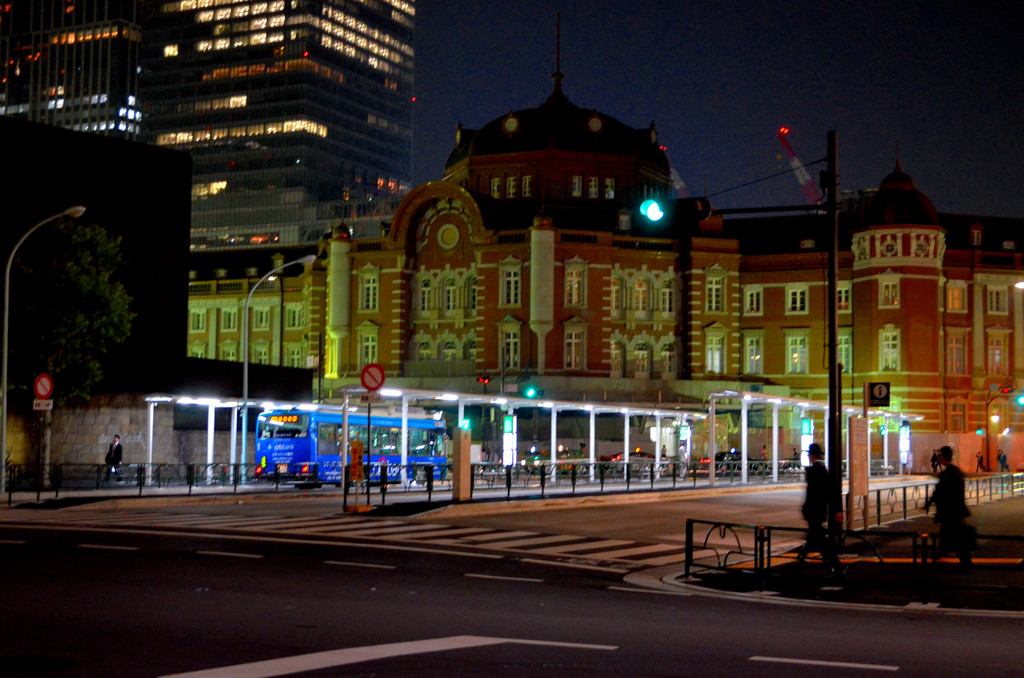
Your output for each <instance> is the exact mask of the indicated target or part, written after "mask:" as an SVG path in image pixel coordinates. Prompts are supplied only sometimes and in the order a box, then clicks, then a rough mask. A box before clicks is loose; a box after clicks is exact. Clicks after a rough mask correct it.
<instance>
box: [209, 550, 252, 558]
mask: <svg viewBox="0 0 1024 678" xmlns="http://www.w3.org/2000/svg"><path fill="white" fill-rule="evenodd" d="M196 553H198V554H199V555H201V556H223V557H225V558H254V559H255V558H262V557H263V554H260V553H232V552H231V551H196Z"/></svg>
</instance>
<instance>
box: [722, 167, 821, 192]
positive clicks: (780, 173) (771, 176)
mask: <svg viewBox="0 0 1024 678" xmlns="http://www.w3.org/2000/svg"><path fill="white" fill-rule="evenodd" d="M827 160H828V159H827V158H821V159H820V160H815V161H814V162H812V163H808V164H806V165H804V168H807V167H813V166H814V165H820V164H821V163H824V162H826V161H827ZM796 171H797V168H796V167H792V168H790V169H787V170H782V171H781V172H775V173H774V174H769V175H768V176H763V177H761V178H760V179H754V180H752V181H746V182H745V183H740V184H738V185H735V186H732V187H731V188H723V189H722V190H716V192H715V193H713V194H709V195H707V196H705V198H714V197H715V196H721V195H722V194H724V193H729V192H731V190H738V189H739V188H745V187H746V186H753V185H754V184H755V183H761V182H762V181H767V180H768V179H774V178H776V177H779V176H782V175H784V174H793V173H794V172H796Z"/></svg>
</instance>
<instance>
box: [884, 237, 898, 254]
mask: <svg viewBox="0 0 1024 678" xmlns="http://www.w3.org/2000/svg"><path fill="white" fill-rule="evenodd" d="M882 255H883V256H886V257H893V256H896V240H895V239H894V238H893V237H892V236H889V237H888V238H886V239H885V240H884V241H883V242H882Z"/></svg>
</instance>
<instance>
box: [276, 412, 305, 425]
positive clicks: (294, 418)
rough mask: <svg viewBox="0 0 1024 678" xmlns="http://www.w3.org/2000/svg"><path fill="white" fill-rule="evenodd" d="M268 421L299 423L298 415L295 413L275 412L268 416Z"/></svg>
mask: <svg viewBox="0 0 1024 678" xmlns="http://www.w3.org/2000/svg"><path fill="white" fill-rule="evenodd" d="M270 421H276V422H280V423H282V424H297V423H299V415H297V414H275V415H274V416H272V417H270Z"/></svg>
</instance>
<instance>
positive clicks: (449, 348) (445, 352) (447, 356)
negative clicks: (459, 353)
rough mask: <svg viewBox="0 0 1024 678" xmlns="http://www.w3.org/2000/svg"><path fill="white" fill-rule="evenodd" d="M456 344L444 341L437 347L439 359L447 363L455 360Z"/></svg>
mask: <svg viewBox="0 0 1024 678" xmlns="http://www.w3.org/2000/svg"><path fill="white" fill-rule="evenodd" d="M455 355H456V354H455V342H453V341H442V342H441V343H440V345H439V346H438V347H437V357H438V358H439V359H441V360H444V361H445V362H451V361H452V360H455Z"/></svg>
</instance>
